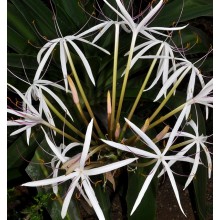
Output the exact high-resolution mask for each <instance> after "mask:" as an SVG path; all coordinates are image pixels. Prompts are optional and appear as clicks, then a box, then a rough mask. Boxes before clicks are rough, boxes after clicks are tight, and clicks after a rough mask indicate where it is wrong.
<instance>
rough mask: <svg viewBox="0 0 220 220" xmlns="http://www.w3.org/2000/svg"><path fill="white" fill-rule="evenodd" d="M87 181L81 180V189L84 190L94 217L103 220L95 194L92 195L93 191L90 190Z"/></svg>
mask: <svg viewBox="0 0 220 220" xmlns="http://www.w3.org/2000/svg"><path fill="white" fill-rule="evenodd" d="M88 182H89V180H88V179H87V178H86V179H82V184H83V187H84V189H85V192H86V194H87V196H88V198H89V200H90V202H91V204H92V206H93V208H94V211H95V213H96V215H97V216H98V218H99V220H105V216H104V214H103V212H102V209H101V207H100V205H99V202H98V200H97V198H96V196H95V193H94V190H93V189H92V187H91V185H90V184H88Z"/></svg>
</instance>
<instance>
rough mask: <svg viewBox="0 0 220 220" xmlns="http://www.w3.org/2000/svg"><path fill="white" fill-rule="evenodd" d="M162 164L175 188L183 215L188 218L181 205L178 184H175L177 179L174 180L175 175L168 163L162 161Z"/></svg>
mask: <svg viewBox="0 0 220 220" xmlns="http://www.w3.org/2000/svg"><path fill="white" fill-rule="evenodd" d="M162 163H163V165H164V166H165V169H166V171H167V174H168V176H169V179H170V182H171V185H172V187H173V191H174V194H175V196H176V200H177V202H178V205H179V207H180V209H181V211H182V213H183V214H184V215H185V216H186V214H185V212H184V211H183V208H182V205H181V202H180V196H179V192H178V189H177V185H176V182H175V179H174V176H173V173H172V171H171V169H170V168H169V166H168V165H167V163H166V162H165V161H164V160H162Z"/></svg>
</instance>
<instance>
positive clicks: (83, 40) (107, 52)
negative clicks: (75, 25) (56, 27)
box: [77, 38, 110, 55]
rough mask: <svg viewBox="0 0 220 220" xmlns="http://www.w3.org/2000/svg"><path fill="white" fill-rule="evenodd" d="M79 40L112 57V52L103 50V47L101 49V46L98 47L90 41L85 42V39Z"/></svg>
mask: <svg viewBox="0 0 220 220" xmlns="http://www.w3.org/2000/svg"><path fill="white" fill-rule="evenodd" d="M77 40H78V41H81V42H84V43H87V44H90V45H92V46H93V47H96V48H97V49H99V50H101V51H102V52H104V53H106V54H108V55H110V52H109V51H107V50H106V49H104V48H102V47H100V46H98V45H96V44H94V43H91V42H89V41H88V40H85V39H83V38H79V39H77Z"/></svg>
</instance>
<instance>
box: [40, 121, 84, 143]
mask: <svg viewBox="0 0 220 220" xmlns="http://www.w3.org/2000/svg"><path fill="white" fill-rule="evenodd" d="M42 124H43V125H46V126H47V127H49V128H50V129H52V130H54V131H56V132H57V133H58V134H61V135H62V136H64V137H66V138H68V139H69V140H71V141H73V142H78V143H80V141H78V140H77V139H75V138H73V137H72V136H71V135H69V134H67V133H65V132H64V131H62V130H60V129H59V128H57V127H55V126H53V125H51V124H50V123H48V122H46V121H43V122H42Z"/></svg>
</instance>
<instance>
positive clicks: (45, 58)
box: [34, 41, 59, 80]
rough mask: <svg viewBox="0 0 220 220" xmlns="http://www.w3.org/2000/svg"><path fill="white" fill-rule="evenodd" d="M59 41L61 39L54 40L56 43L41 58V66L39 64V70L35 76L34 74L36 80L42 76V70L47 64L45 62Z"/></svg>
mask: <svg viewBox="0 0 220 220" xmlns="http://www.w3.org/2000/svg"><path fill="white" fill-rule="evenodd" d="M58 42H59V41H57V42H54V43H53V44H52V45H51V47H50V48H49V49H48V50H47V52H46V53H45V55H44V57H43V59H42V60H41V62H40V64H39V66H38V68H37V71H36V73H35V76H34V80H38V79H39V78H40V74H41V72H42V70H43V68H44V65H45V63H46V62H47V60H48V57H49V56H50V54H51V53H52V51H53V49H54V48H55V46H56V45H57V43H58Z"/></svg>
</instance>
